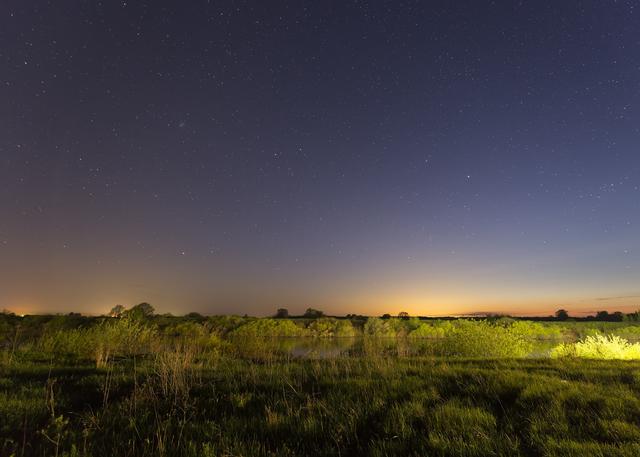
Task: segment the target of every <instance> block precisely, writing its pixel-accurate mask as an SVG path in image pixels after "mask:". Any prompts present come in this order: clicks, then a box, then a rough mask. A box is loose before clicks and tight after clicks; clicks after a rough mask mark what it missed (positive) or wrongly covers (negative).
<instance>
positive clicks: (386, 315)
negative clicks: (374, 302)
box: [381, 313, 391, 319]
mask: <svg viewBox="0 0 640 457" xmlns="http://www.w3.org/2000/svg"><path fill="white" fill-rule="evenodd" d="M381 319H391V314H389V313H384V314H383V315H382V318H381Z"/></svg>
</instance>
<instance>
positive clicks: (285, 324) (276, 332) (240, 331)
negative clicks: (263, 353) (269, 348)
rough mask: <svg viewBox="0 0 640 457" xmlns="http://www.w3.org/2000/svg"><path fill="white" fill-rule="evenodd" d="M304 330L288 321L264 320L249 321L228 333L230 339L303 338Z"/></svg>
mask: <svg viewBox="0 0 640 457" xmlns="http://www.w3.org/2000/svg"><path fill="white" fill-rule="evenodd" d="M305 330H306V329H304V328H302V327H298V326H297V325H296V324H294V323H293V322H292V321H290V320H283V319H271V318H265V319H255V320H252V321H249V322H247V323H246V324H244V325H241V326H240V327H238V328H237V329H235V330H233V331H232V332H230V333H229V335H230V336H232V337H238V336H241V337H281V336H305V335H306V333H307V332H306V331H305Z"/></svg>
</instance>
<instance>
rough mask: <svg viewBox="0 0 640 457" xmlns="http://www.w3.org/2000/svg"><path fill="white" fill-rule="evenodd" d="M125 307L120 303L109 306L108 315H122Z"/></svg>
mask: <svg viewBox="0 0 640 457" xmlns="http://www.w3.org/2000/svg"><path fill="white" fill-rule="evenodd" d="M125 311H126V310H125V307H124V306H122V305H116V306H114V307H113V308H111V311H109V316H110V317H122V314H123V313H124V312H125Z"/></svg>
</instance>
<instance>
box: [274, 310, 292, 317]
mask: <svg viewBox="0 0 640 457" xmlns="http://www.w3.org/2000/svg"><path fill="white" fill-rule="evenodd" d="M287 317H289V310H288V309H287V308H278V310H277V311H276V315H275V318H276V319H286V318H287Z"/></svg>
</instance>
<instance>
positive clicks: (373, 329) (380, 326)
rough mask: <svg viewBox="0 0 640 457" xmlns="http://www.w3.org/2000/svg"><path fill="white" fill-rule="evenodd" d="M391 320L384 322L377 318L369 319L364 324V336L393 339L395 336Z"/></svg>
mask: <svg viewBox="0 0 640 457" xmlns="http://www.w3.org/2000/svg"><path fill="white" fill-rule="evenodd" d="M390 321H391V319H389V320H384V319H380V318H378V317H370V318H369V319H367V322H365V324H364V334H365V336H377V337H388V338H393V337H395V336H396V330H395V329H394V328H393V325H392V324H391V323H390Z"/></svg>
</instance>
